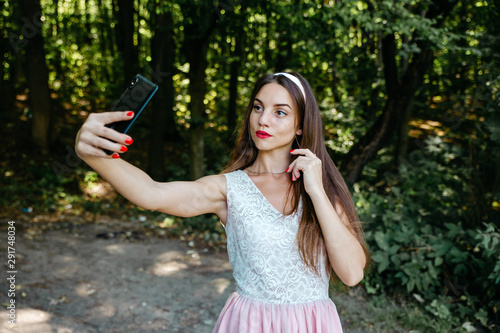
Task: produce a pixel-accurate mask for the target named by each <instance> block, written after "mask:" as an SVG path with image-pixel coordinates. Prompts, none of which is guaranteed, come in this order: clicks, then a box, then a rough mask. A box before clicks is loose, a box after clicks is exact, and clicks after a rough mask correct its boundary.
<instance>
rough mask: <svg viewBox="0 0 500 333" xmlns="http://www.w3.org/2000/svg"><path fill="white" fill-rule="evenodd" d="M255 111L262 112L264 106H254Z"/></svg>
mask: <svg viewBox="0 0 500 333" xmlns="http://www.w3.org/2000/svg"><path fill="white" fill-rule="evenodd" d="M253 109H254V110H255V111H258V112H259V111H262V106H260V105H254V106H253Z"/></svg>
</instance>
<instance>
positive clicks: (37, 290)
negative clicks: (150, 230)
mask: <svg viewBox="0 0 500 333" xmlns="http://www.w3.org/2000/svg"><path fill="white" fill-rule="evenodd" d="M105 231H107V230H105V227H102V226H101V227H99V226H87V227H84V228H83V229H82V230H79V232H78V234H70V233H66V232H62V231H50V232H47V233H44V234H43V235H42V236H41V237H42V239H40V240H24V239H23V238H22V237H20V236H18V239H17V242H16V252H17V257H18V265H17V270H18V273H17V276H16V286H17V289H18V290H17V292H16V305H17V308H16V316H17V318H16V320H17V327H15V328H12V329H11V328H10V325H9V324H8V317H7V314H8V312H7V311H5V310H4V309H5V304H6V303H5V302H8V301H9V299H8V298H7V293H5V292H4V291H6V290H8V287H7V285H6V283H5V278H2V283H1V288H2V292H1V293H0V295H1V299H0V301H1V303H2V304H3V305H4V306H2V310H3V311H1V316H0V318H2V320H1V322H0V332H36V333H44V332H202V333H203V332H211V331H212V328H213V326H214V324H215V320H216V318H217V316H218V314H219V312H220V310H221V309H222V307H223V306H224V302H225V300H226V298H227V297H228V296H229V294H230V293H231V292H232V291H233V290H234V282H233V280H232V275H231V266H230V265H229V263H228V260H227V255H226V254H225V253H224V251H220V253H213V252H211V253H209V252H206V253H204V252H203V251H200V252H197V251H194V250H193V249H191V248H189V247H187V246H186V245H184V244H183V243H181V242H180V241H176V240H171V239H155V238H153V239H141V240H139V241H137V240H126V239H122V238H120V237H117V238H111V239H100V238H96V234H99V233H102V232H105ZM2 243H3V244H5V243H4V242H3V240H2ZM3 248H4V246H3V245H2V250H1V252H2V257H3V258H6V255H4V254H5V251H4V249H3ZM4 271H6V269H5V270H4Z"/></svg>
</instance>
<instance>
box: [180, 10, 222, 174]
mask: <svg viewBox="0 0 500 333" xmlns="http://www.w3.org/2000/svg"><path fill="white" fill-rule="evenodd" d="M182 9H183V15H184V17H185V18H186V21H188V20H187V18H190V19H191V22H192V23H188V24H186V25H185V26H184V36H185V37H184V43H183V52H184V55H185V56H186V58H187V60H188V62H189V87H188V93H189V95H190V96H191V101H190V103H189V110H190V111H191V119H190V128H189V159H190V170H189V171H190V177H191V179H193V180H195V179H198V178H200V177H202V176H203V175H204V172H205V162H204V159H205V157H204V132H205V121H206V113H205V103H204V99H205V93H206V82H205V80H206V73H205V70H206V68H207V65H208V62H207V52H208V44H209V38H210V36H211V34H212V32H213V30H214V28H215V24H216V22H217V14H218V13H217V11H216V10H215V9H214V7H213V6H212V5H211V4H210V3H208V4H206V5H205V6H203V5H202V4H199V5H198V4H195V5H193V4H186V5H185V6H184V7H183V8H182ZM210 13H212V14H210Z"/></svg>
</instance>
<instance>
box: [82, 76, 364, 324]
mask: <svg viewBox="0 0 500 333" xmlns="http://www.w3.org/2000/svg"><path fill="white" fill-rule="evenodd" d="M132 116H133V114H132V113H131V112H107V113H99V114H91V115H90V116H89V117H88V119H87V121H86V122H85V123H84V124H83V126H82V128H81V130H80V131H79V133H78V135H77V140H76V151H77V153H78V155H79V156H80V157H81V158H82V159H83V160H84V161H85V162H86V163H87V164H88V165H89V166H91V167H92V168H93V169H94V170H96V171H97V172H98V173H99V174H100V175H101V176H102V177H103V178H104V179H106V180H107V181H108V182H109V183H110V184H111V185H113V186H114V187H115V189H116V190H117V191H118V192H120V193H121V194H122V195H123V196H125V197H126V198H127V199H129V200H130V201H132V202H133V203H134V204H136V205H138V206H140V207H143V208H145V209H151V210H157V211H160V212H164V213H167V214H170V215H176V216H182V217H189V216H195V215H200V214H206V213H214V214H217V215H218V216H219V217H220V219H221V222H222V224H223V225H224V227H225V229H226V234H227V246H228V254H229V260H230V262H231V265H232V267H233V275H234V279H235V281H236V284H237V289H236V292H234V293H233V294H232V295H231V296H230V297H229V299H228V300H227V302H226V305H225V307H224V309H223V310H222V312H221V314H220V316H219V319H218V321H217V324H216V326H215V328H214V332H231V333H235V332H287V333H288V332H300V333H302V332H341V331H342V327H341V324H340V320H339V317H338V314H337V310H336V308H335V305H334V303H333V302H332V301H331V300H330V298H329V296H328V289H329V282H330V280H334V281H335V282H339V281H338V280H340V281H342V282H343V283H344V284H346V285H348V286H354V285H356V284H358V283H359V282H360V281H361V280H362V278H363V275H364V268H365V266H366V263H367V257H368V256H367V250H366V247H365V242H364V238H363V234H362V229H361V227H360V223H359V218H358V216H357V213H356V211H355V207H354V204H353V202H352V199H351V196H350V193H349V190H348V188H347V186H346V184H345V182H344V180H343V178H342V176H341V175H340V173H339V171H338V170H337V168H336V167H335V165H334V163H333V162H332V160H331V158H330V157H329V156H328V154H327V151H326V148H325V145H324V141H323V128H322V124H321V118H320V113H319V108H318V105H317V102H316V100H315V97H314V94H313V93H312V90H311V87H310V86H309V84H308V82H307V81H306V80H305V79H304V78H303V77H302V76H300V75H299V74H297V73H276V74H268V75H265V76H263V77H262V78H260V79H259V80H258V81H257V83H256V85H255V87H254V89H253V92H252V96H251V98H250V103H249V104H248V107H247V111H246V115H245V118H244V121H243V123H242V125H241V129H240V133H239V138H238V141H237V144H236V148H235V150H234V152H233V155H232V158H231V161H230V163H229V165H228V167H227V168H226V170H224V172H223V173H222V174H221V175H213V176H207V177H203V178H200V179H199V180H196V181H192V182H169V183H159V182H155V181H154V180H152V179H151V178H150V177H149V176H148V175H147V174H146V173H144V172H143V171H141V170H140V169H138V168H136V167H134V166H132V165H131V164H129V163H127V162H125V161H124V160H122V159H120V158H119V157H120V155H119V154H120V153H123V152H126V151H127V146H128V145H130V144H132V138H130V137H129V136H128V135H125V134H121V133H118V132H116V131H114V130H112V129H110V128H108V127H106V126H105V125H106V124H109V123H112V122H115V121H121V120H127V119H130V118H132ZM110 140H113V141H115V142H111V141H110ZM101 148H104V149H108V150H111V151H113V152H115V153H114V154H113V155H112V156H108V155H107V154H105V153H104V152H103V151H102V150H101Z"/></svg>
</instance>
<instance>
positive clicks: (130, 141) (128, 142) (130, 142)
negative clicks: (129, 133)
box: [125, 138, 134, 145]
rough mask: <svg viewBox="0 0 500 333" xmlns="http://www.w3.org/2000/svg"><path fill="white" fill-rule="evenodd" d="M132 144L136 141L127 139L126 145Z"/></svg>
mask: <svg viewBox="0 0 500 333" xmlns="http://www.w3.org/2000/svg"><path fill="white" fill-rule="evenodd" d="M132 142H134V140H132V139H129V138H127V139H125V143H126V144H128V145H131V144H132Z"/></svg>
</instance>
